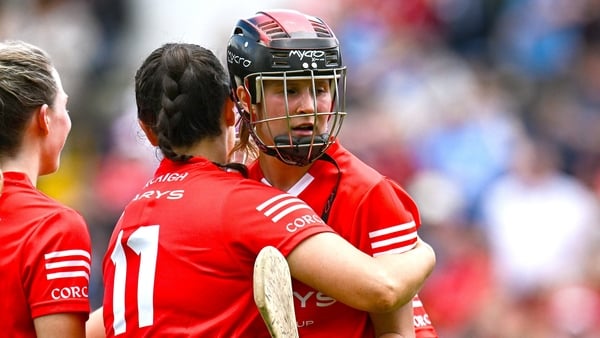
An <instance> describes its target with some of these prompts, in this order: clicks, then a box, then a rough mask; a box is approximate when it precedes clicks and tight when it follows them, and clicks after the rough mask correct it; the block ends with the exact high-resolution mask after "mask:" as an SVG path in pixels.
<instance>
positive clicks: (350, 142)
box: [0, 0, 600, 338]
mask: <svg viewBox="0 0 600 338" xmlns="http://www.w3.org/2000/svg"><path fill="white" fill-rule="evenodd" d="M267 8H294V9H299V10H302V11H306V12H308V13H310V14H313V15H316V16H320V17H322V18H323V19H325V21H327V22H328V23H329V24H330V26H332V28H333V29H334V31H335V32H336V33H337V35H338V38H339V39H340V41H341V43H342V50H343V53H344V54H343V55H344V60H345V62H346V65H347V66H348V68H349V72H348V102H347V104H348V106H347V111H348V117H347V119H346V121H345V122H344V127H343V128H342V133H341V136H340V138H341V141H342V143H343V144H344V145H345V146H346V147H348V148H349V149H350V150H352V151H354V152H355V153H356V154H357V155H358V156H359V157H360V158H362V159H363V160H364V161H365V162H367V163H369V164H371V165H373V166H374V167H375V168H377V169H378V170H380V171H381V172H382V173H384V174H385V175H387V176H389V177H391V178H393V179H395V180H397V181H398V182H399V183H401V184H402V185H403V186H404V187H405V188H406V189H407V190H408V191H409V192H410V193H411V195H412V196H413V197H414V198H415V200H416V201H417V203H418V204H419V206H420V210H421V213H422V215H421V216H422V227H421V229H420V233H421V235H422V237H423V238H424V239H425V240H426V241H428V242H429V243H431V245H432V246H433V247H434V249H435V250H436V252H437V259H438V263H437V266H436V269H435V271H434V273H433V274H432V276H431V277H430V279H429V280H428V281H427V283H426V285H425V287H424V289H423V290H422V291H421V293H420V295H421V298H422V300H423V302H424V304H425V307H426V308H427V310H428V311H429V314H430V316H431V319H432V321H433V323H434V324H435V326H436V328H437V329H438V331H439V333H440V335H441V336H442V337H448V338H453V337H532V338H537V337H558V338H561V337H581V338H588V337H600V246H599V245H598V244H599V243H600V223H599V219H600V218H599V213H598V211H599V203H598V202H599V197H600V1H599V0H575V1H573V0H505V1H501V0H402V1H397V0H370V1H368V0H346V1H343V0H330V1H326V2H324V1H317V0H305V1H299V0H279V1H276V0H272V1H268V0H261V1H241V0H239V1H234V0H231V1H227V0H223V1H211V2H204V1H194V0H189V1H186V0H171V1H161V0H2V1H0V39H23V40H26V41H28V42H31V43H34V44H36V45H39V46H40V47H42V48H44V49H46V50H47V51H48V52H49V53H50V54H51V55H52V57H53V59H54V61H55V64H56V66H57V68H58V70H59V72H60V73H61V76H62V78H63V85H64V87H65V90H66V91H67V93H68V94H69V96H70V98H69V110H70V112H71V117H72V120H73V130H72V132H71V135H70V138H69V140H68V142H67V146H66V148H65V150H64V153H63V157H62V165H61V169H60V170H59V172H58V173H56V174H53V175H50V176H47V177H44V178H43V179H41V180H40V181H39V185H40V188H41V189H42V190H44V191H46V192H47V193H48V194H50V195H52V196H54V197H56V198H57V199H59V200H61V201H63V202H65V203H67V204H68V205H70V206H72V207H74V208H75V209H77V210H79V211H80V212H81V213H82V214H83V215H84V216H85V217H86V219H87V221H88V223H89V227H90V232H91V234H92V240H93V243H94V250H95V252H94V262H93V272H92V276H93V277H92V280H91V282H92V289H91V297H92V301H93V306H94V308H95V307H97V306H99V305H100V304H101V299H102V287H101V269H100V264H101V259H102V256H103V254H104V251H105V248H106V243H107V241H108V236H109V235H110V232H111V230H112V227H113V225H114V223H115V221H116V219H117V218H118V216H119V214H120V212H121V210H122V209H123V207H124V205H125V204H126V203H127V201H128V200H129V199H130V198H131V197H132V195H133V194H135V192H136V191H137V190H138V189H140V187H141V186H142V185H143V184H144V183H145V182H146V180H147V179H148V177H150V175H151V174H152V172H153V169H154V168H155V166H156V164H157V163H158V160H157V153H156V151H155V150H154V149H152V148H151V147H150V146H149V145H148V144H147V143H146V140H145V139H144V137H143V135H142V134H141V133H140V131H139V130H138V128H137V124H136V120H135V119H136V116H135V101H134V92H133V76H134V73H135V70H136V69H137V67H138V66H139V65H140V64H141V62H142V60H143V58H144V57H145V56H147V55H148V54H149V53H150V51H151V50H152V49H154V48H156V47H158V46H159V45H161V44H163V43H165V42H173V41H176V42H193V43H198V44H201V45H203V46H205V47H208V48H210V49H212V50H213V51H214V52H215V53H216V54H217V55H218V56H219V57H221V58H223V59H224V55H225V54H224V51H225V48H226V42H227V38H228V36H229V33H230V32H231V28H232V27H233V25H234V23H235V22H236V21H237V19H238V18H240V17H247V16H250V15H252V14H253V13H254V12H256V11H257V10H261V9H267Z"/></svg>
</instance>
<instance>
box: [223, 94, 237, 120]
mask: <svg viewBox="0 0 600 338" xmlns="http://www.w3.org/2000/svg"><path fill="white" fill-rule="evenodd" d="M235 114H237V112H236V110H235V103H234V102H233V100H231V99H227V100H225V105H224V106H223V119H225V125H227V127H231V126H233V125H235Z"/></svg>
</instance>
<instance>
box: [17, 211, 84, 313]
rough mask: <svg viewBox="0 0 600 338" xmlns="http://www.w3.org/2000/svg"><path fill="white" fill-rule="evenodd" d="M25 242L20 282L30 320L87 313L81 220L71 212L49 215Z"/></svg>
mask: <svg viewBox="0 0 600 338" xmlns="http://www.w3.org/2000/svg"><path fill="white" fill-rule="evenodd" d="M36 227H37V228H36V229H35V231H33V232H32V235H31V237H29V238H27V239H26V241H27V244H26V247H27V251H26V252H27V257H24V259H23V260H24V265H23V270H22V279H23V286H24V292H25V296H26V297H27V299H28V301H29V304H30V306H31V314H32V317H33V318H36V317H40V316H43V315H48V314H54V313H65V312H84V313H89V312H90V303H89V298H88V287H89V278H90V266H91V241H90V236H89V231H88V228H87V225H86V223H85V221H84V219H83V217H82V216H81V215H80V214H79V213H77V212H75V211H74V210H71V209H62V210H60V211H57V212H54V213H50V214H49V215H48V216H46V217H45V218H44V219H42V220H40V222H38V224H37V225H36Z"/></svg>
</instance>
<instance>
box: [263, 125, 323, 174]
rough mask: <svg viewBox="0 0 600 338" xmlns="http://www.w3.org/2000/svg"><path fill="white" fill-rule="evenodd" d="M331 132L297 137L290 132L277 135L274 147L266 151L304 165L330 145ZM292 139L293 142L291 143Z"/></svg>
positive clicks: (287, 161) (295, 163) (271, 154)
mask: <svg viewBox="0 0 600 338" xmlns="http://www.w3.org/2000/svg"><path fill="white" fill-rule="evenodd" d="M328 139H329V134H327V133H324V134H320V135H315V136H314V137H313V136H303V137H295V136H290V135H288V134H285V135H278V136H275V138H274V139H273V140H274V142H275V146H274V147H269V148H268V149H267V150H266V151H265V153H266V154H267V155H270V156H275V157H277V158H278V159H280V160H281V161H283V162H285V163H287V164H293V165H297V166H300V167H303V166H305V165H307V164H310V163H311V162H313V161H314V160H316V159H317V158H318V157H319V156H321V155H322V154H323V153H324V149H323V148H324V147H327V146H328ZM290 141H291V143H290Z"/></svg>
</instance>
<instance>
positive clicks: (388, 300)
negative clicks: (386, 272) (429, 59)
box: [367, 277, 414, 313]
mask: <svg viewBox="0 0 600 338" xmlns="http://www.w3.org/2000/svg"><path fill="white" fill-rule="evenodd" d="M373 291H374V292H373V296H372V297H371V298H370V300H371V302H370V304H369V305H368V306H369V310H367V311H368V312H374V313H386V312H390V311H394V310H396V309H398V308H399V307H401V306H402V305H404V304H406V303H408V302H409V301H411V300H412V298H413V296H414V292H413V291H412V290H409V288H408V287H407V286H406V285H399V284H398V283H397V282H396V280H395V279H393V278H391V277H383V278H380V279H379V283H378V285H377V287H376V288H374V290H373Z"/></svg>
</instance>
